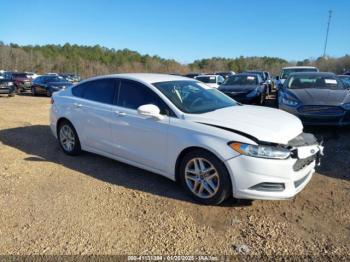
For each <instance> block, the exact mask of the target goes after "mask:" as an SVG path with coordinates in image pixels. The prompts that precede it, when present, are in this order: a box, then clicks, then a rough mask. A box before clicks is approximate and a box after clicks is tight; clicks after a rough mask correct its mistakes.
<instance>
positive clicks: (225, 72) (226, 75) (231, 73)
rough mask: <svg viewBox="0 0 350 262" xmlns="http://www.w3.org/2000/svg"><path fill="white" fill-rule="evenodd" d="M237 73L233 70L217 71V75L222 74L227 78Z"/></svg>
mask: <svg viewBox="0 0 350 262" xmlns="http://www.w3.org/2000/svg"><path fill="white" fill-rule="evenodd" d="M235 74H236V73H235V72H233V71H221V72H215V75H220V76H222V77H223V78H225V79H227V78H229V77H230V76H233V75H235Z"/></svg>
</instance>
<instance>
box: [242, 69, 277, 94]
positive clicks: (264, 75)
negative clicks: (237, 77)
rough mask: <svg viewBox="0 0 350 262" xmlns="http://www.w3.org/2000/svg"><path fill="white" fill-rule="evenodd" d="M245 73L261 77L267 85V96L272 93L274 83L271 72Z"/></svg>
mask: <svg viewBox="0 0 350 262" xmlns="http://www.w3.org/2000/svg"><path fill="white" fill-rule="evenodd" d="M243 73H248V74H257V75H259V76H260V78H261V79H262V80H263V82H264V83H265V84H266V87H267V95H268V94H270V93H271V91H272V81H271V77H270V73H269V72H266V71H260V70H249V71H244V72H243Z"/></svg>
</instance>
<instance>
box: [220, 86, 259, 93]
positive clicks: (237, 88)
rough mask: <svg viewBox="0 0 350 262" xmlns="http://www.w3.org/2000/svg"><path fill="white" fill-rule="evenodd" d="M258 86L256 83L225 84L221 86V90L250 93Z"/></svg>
mask: <svg viewBox="0 0 350 262" xmlns="http://www.w3.org/2000/svg"><path fill="white" fill-rule="evenodd" d="M257 87H258V86H256V85H232V86H231V85H224V86H220V87H219V90H220V91H222V92H240V93H241V92H242V93H243V92H244V93H248V92H250V91H253V90H254V89H256V88H257Z"/></svg>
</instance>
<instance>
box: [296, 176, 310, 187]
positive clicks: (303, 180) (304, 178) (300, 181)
mask: <svg viewBox="0 0 350 262" xmlns="http://www.w3.org/2000/svg"><path fill="white" fill-rule="evenodd" d="M309 174H310V173H309ZM309 174H307V175H306V176H304V177H302V178H301V179H299V180H297V181H294V187H295V188H298V187H299V186H300V185H301V184H302V183H304V182H305V180H306V179H307V178H308V177H309Z"/></svg>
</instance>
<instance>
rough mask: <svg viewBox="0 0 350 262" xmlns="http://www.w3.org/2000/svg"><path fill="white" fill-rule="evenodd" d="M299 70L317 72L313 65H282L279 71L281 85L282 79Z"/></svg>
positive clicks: (299, 71)
mask: <svg viewBox="0 0 350 262" xmlns="http://www.w3.org/2000/svg"><path fill="white" fill-rule="evenodd" d="M301 72H319V70H318V68H317V67H314V66H289V67H283V68H282V70H281V73H280V81H281V84H282V85H283V83H284V81H285V80H286V79H287V78H288V76H289V75H290V74H291V73H301Z"/></svg>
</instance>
